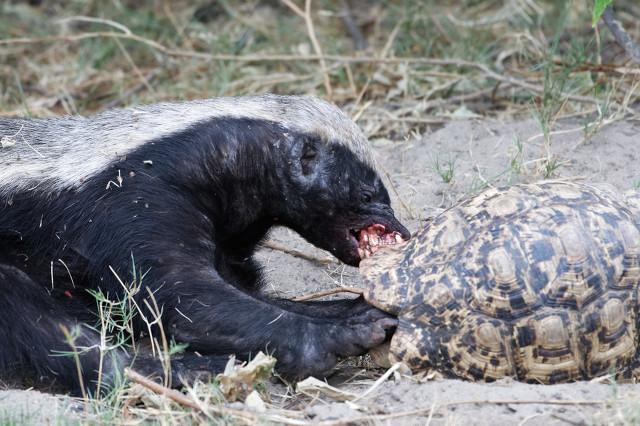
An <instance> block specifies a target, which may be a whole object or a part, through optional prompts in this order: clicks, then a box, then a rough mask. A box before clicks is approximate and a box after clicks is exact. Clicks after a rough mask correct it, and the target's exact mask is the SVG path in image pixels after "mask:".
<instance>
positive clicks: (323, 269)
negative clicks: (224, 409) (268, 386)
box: [0, 120, 640, 425]
mask: <svg viewBox="0 0 640 426" xmlns="http://www.w3.org/2000/svg"><path fill="white" fill-rule="evenodd" d="M582 127H583V125H582V123H580V122H578V121H573V122H571V121H570V122H565V123H562V124H561V125H560V126H559V127H557V129H556V130H564V131H566V132H563V133H562V134H558V135H556V136H554V137H553V139H552V143H551V152H552V153H553V155H554V157H555V158H557V164H558V167H557V168H555V176H556V177H560V178H565V179H578V180H585V181H589V182H606V183H609V184H611V185H614V186H615V187H617V188H619V189H621V190H627V189H632V188H634V186H636V185H638V184H640V173H639V172H638V171H637V169H636V167H634V166H633V165H634V164H636V161H637V160H638V159H639V158H640V144H638V143H637V135H638V133H640V123H634V122H617V123H614V124H611V125H609V126H608V127H605V128H604V129H602V130H601V131H600V132H598V133H597V134H596V135H595V136H593V137H592V138H591V139H589V140H585V138H584V132H583V131H582ZM572 129H576V130H572ZM540 132H541V130H540V126H539V125H538V123H537V122H535V121H533V120H531V121H522V122H516V123H513V122H510V123H502V122H499V121H488V120H481V121H476V120H468V121H455V122H451V123H449V124H447V125H445V126H444V127H442V128H440V129H438V130H436V131H433V132H430V133H427V134H425V135H422V136H419V137H416V138H413V139H409V140H407V141H402V142H392V141H385V140H377V141H373V145H374V148H375V150H376V152H377V154H378V160H379V161H380V163H381V164H382V169H383V170H384V172H386V173H388V174H389V176H391V183H392V185H391V186H392V187H393V189H391V186H390V190H391V191H390V192H392V197H393V198H394V207H395V210H396V213H397V215H398V216H399V217H400V218H402V220H403V221H404V222H405V223H406V225H407V226H408V227H409V228H410V230H411V231H415V230H417V229H418V228H419V226H420V221H421V220H423V219H425V218H427V217H429V216H430V215H433V214H435V213H437V212H438V211H440V209H442V208H446V207H449V206H451V205H452V204H453V203H455V202H456V201H457V200H459V199H461V198H463V197H465V196H466V195H468V194H472V193H474V192H476V191H478V190H481V189H482V188H483V187H486V186H487V185H500V184H506V183H509V182H519V181H535V180H538V179H540V178H541V177H542V175H541V173H539V172H538V166H539V165H540V164H541V162H540V161H538V160H539V159H540V158H542V157H544V156H545V155H546V151H545V149H544V146H543V144H542V142H543V139H542V138H541V137H536V135H538V134H540ZM518 146H520V148H518ZM436 160H438V162H440V163H441V164H443V163H445V165H444V166H445V168H446V163H448V162H449V161H453V163H454V166H453V179H452V181H451V182H449V183H447V182H444V181H443V179H442V177H441V176H440V174H439V173H438V172H437V171H436V168H435V163H436ZM518 169H520V170H518ZM272 240H273V241H275V242H276V243H278V244H281V245H287V246H288V247H291V248H295V249H297V250H300V251H302V252H304V253H306V254H308V255H311V256H315V257H317V258H321V259H326V258H327V257H328V255H327V254H326V253H325V252H322V251H320V250H317V249H315V248H313V247H312V246H310V245H309V244H307V243H306V242H304V241H303V240H301V239H300V238H299V237H297V236H296V235H295V234H294V233H293V232H291V231H288V230H277V231H275V232H274V233H273V235H272ZM258 256H259V257H260V259H261V260H262V262H263V263H264V265H265V269H266V272H267V275H268V282H269V283H270V284H269V286H268V289H267V290H268V291H270V292H272V293H275V294H277V295H279V296H280V297H293V296H296V295H300V294H304V293H309V292H314V291H318V290H321V289H327V288H331V287H335V286H337V285H349V286H358V285H361V283H360V280H359V277H358V271H357V270H356V269H354V268H349V267H345V266H343V265H340V264H338V263H335V262H334V263H331V264H329V265H319V264H316V263H314V262H310V261H308V260H304V259H300V258H297V257H292V256H290V255H288V254H285V253H282V252H279V251H273V250H267V249H265V250H262V251H261V252H260V253H259V254H258ZM355 365H356V366H350V367H348V368H347V367H343V371H341V374H338V375H337V376H336V377H334V378H332V379H330V382H331V383H332V384H335V385H338V386H340V387H342V388H344V389H348V390H350V391H352V392H355V393H356V394H360V393H362V392H364V391H365V390H366V389H368V388H369V387H370V386H371V385H372V384H373V380H372V379H371V377H373V378H374V379H375V377H377V376H379V375H380V374H381V373H382V372H383V371H384V370H379V371H376V372H375V373H376V374H373V375H372V373H371V372H370V371H369V372H368V373H367V374H368V377H369V378H368V379H367V380H360V379H359V378H358V377H357V376H358V373H359V372H360V373H361V372H362V371H361V370H362V369H358V368H357V364H355ZM354 375H355V376H356V378H355V379H352V380H350V381H348V383H345V379H344V378H345V377H352V376H354ZM275 389H276V391H278V392H285V390H286V389H285V388H284V386H280V388H278V387H277V386H276V387H275ZM638 394H640V388H637V387H636V386H635V385H632V384H617V385H614V384H610V383H592V382H581V383H573V384H564V385H553V386H542V385H527V384H522V383H517V382H513V381H510V380H504V381H500V382H496V383H491V384H484V383H469V382H463V381H457V380H428V381H423V382H421V383H419V382H418V380H417V379H416V378H408V377H398V378H396V379H394V378H393V377H392V379H391V380H389V381H387V382H385V383H383V384H382V385H381V386H379V387H377V388H376V389H375V390H374V391H373V392H372V393H370V394H369V395H368V396H367V397H366V398H362V399H360V400H358V401H357V402H356V403H344V402H336V401H333V400H331V399H329V398H317V399H315V400H311V399H309V398H306V397H305V398H295V399H294V400H293V402H292V400H288V402H287V401H283V402H281V404H282V406H285V407H286V408H290V409H302V410H304V412H305V414H306V415H307V416H308V418H309V419H311V420H313V421H328V420H338V419H340V420H347V419H361V420H362V421H363V422H370V423H372V424H394V425H395V424H426V423H429V422H430V423H431V424H460V425H463V424H464V425H497V424H527V425H556V424H558V425H560V424H570V425H572V424H601V423H606V424H610V423H620V422H629V423H634V422H637V421H640V402H636V401H638V396H639V395H638ZM488 401H492V402H488ZM496 402H501V403H496ZM534 402H538V403H534ZM576 403H579V404H576ZM66 404H67V403H66V402H64V401H60V400H56V399H54V398H52V397H49V396H47V395H44V394H41V393H38V392H35V391H29V392H25V391H13V390H7V391H2V392H0V419H3V418H7V416H8V414H7V413H11V417H9V418H17V419H20V418H21V417H20V416H19V414H18V413H21V412H25V413H28V414H31V415H32V416H33V419H31V420H30V418H29V417H28V418H26V420H27V423H33V422H34V420H35V419H38V418H39V417H38V416H39V414H37V413H39V412H40V411H42V410H45V412H49V411H50V410H65V409H66V408H65V407H66ZM21 407H25V408H24V410H23V411H21V410H22V408H21ZM414 410H422V411H420V412H414V413H413V415H402V414H403V413H406V412H411V411H414ZM63 412H64V411H63ZM13 413H16V414H15V416H13ZM385 415H391V416H387V417H385ZM367 416H376V417H369V418H368V420H367ZM393 416H397V417H393ZM635 416H637V417H635ZM18 423H22V422H20V421H18ZM35 423H38V421H37V420H36V421H35Z"/></svg>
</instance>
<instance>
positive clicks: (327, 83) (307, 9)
mask: <svg viewBox="0 0 640 426" xmlns="http://www.w3.org/2000/svg"><path fill="white" fill-rule="evenodd" d="M282 3H284V4H285V5H286V6H287V7H288V8H289V9H291V10H292V11H293V12H294V13H295V14H296V15H298V16H300V17H301V18H302V19H304V22H305V25H306V26H307V33H308V34H309V40H311V44H312V45H313V50H315V52H316V55H318V62H319V63H320V69H321V70H322V76H323V78H324V88H325V90H326V91H327V96H328V97H329V98H331V97H332V96H333V89H332V88H331V79H330V78H329V71H328V70H327V63H326V62H325V60H324V55H323V54H322V47H321V46H320V43H319V42H318V38H317V37H316V31H315V29H314V27H313V18H312V17H311V0H305V2H304V12H303V11H302V10H301V9H300V8H299V7H298V6H297V5H296V4H295V3H294V2H293V1H291V0H282Z"/></svg>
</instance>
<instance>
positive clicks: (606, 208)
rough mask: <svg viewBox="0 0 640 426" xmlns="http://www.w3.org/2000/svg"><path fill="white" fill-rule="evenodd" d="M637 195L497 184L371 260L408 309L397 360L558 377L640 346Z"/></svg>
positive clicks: (471, 373) (625, 362)
mask: <svg viewBox="0 0 640 426" xmlns="http://www.w3.org/2000/svg"><path fill="white" fill-rule="evenodd" d="M637 213H638V211H637V210H636V207H635V204H634V203H627V202H625V201H623V200H622V198H621V197H616V196H615V195H614V194H612V193H609V192H607V191H603V190H599V189H596V188H593V187H590V186H586V185H578V184H573V183H565V182H553V181H548V182H541V183H539V184H528V185H524V184H523V185H515V186H512V187H509V188H502V189H490V190H487V191H485V192H483V193H482V194H480V195H478V196H475V197H473V198H470V199H468V200H467V201H464V202H463V203H461V204H459V205H457V206H456V207H453V208H451V209H449V210H447V211H445V212H444V213H443V214H441V215H440V216H438V217H436V218H435V219H434V220H433V221H432V222H431V223H429V224H428V225H427V226H426V227H425V228H424V229H422V230H421V231H419V232H418V233H417V235H415V236H414V237H413V239H412V240H411V241H409V242H408V243H407V244H404V245H402V246H401V247H397V248H394V249H382V250H380V252H379V253H378V254H376V255H375V256H373V257H372V258H369V259H366V260H364V261H363V262H362V263H361V271H362V273H363V275H364V277H365V281H366V282H367V286H366V287H367V290H365V297H366V299H367V300H368V301H369V302H370V303H372V304H374V305H376V306H378V307H379V308H381V309H383V310H386V311H388V312H390V313H393V314H395V315H397V316H398V317H399V325H398V329H397V331H396V333H395V334H394V336H393V338H392V340H391V347H390V357H391V361H393V362H395V361H402V362H404V363H406V364H407V365H408V366H409V367H411V368H412V369H414V370H420V369H428V368H435V369H437V370H439V371H441V372H443V373H445V374H448V375H450V376H455V377H460V378H465V379H470V380H493V379H498V378H501V377H505V376H512V377H515V378H516V379H518V380H522V381H528V382H541V383H558V382H566V381H573V380H578V379H588V378H592V377H595V376H598V375H602V374H606V373H609V372H613V371H615V372H619V373H620V372H628V371H630V367H632V366H633V365H634V363H635V362H636V360H637V356H638V291H639V290H638V283H639V281H640V230H639V227H638V221H637V220H638V218H640V216H638V215H637Z"/></svg>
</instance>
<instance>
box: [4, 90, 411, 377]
mask: <svg viewBox="0 0 640 426" xmlns="http://www.w3.org/2000/svg"><path fill="white" fill-rule="evenodd" d="M269 99H270V100H273V99H272V98H269ZM276 100H278V102H280V101H282V102H289V101H288V99H287V98H276ZM302 101H304V102H317V100H313V99H311V100H309V99H307V98H302ZM323 107H324V104H323ZM24 123H25V122H16V121H13V122H11V120H6V119H4V121H3V119H0V137H3V136H5V137H6V136H7V135H14V136H12V137H14V141H15V144H16V145H19V144H20V142H21V139H20V137H26V138H27V142H28V139H29V137H30V133H29V130H28V129H27V130H24V129H23V128H28V127H29V126H28V125H27V126H25V125H24ZM54 124H55V123H53V122H52V125H54ZM125 124H128V122H127V123H125ZM329 124H330V123H329ZM123 125H124V124H123ZM304 125H305V123H301V124H300V126H302V127H303V128H304ZM3 126H4V127H3ZM16 129H18V130H17V131H18V133H16ZM68 131H73V126H70V128H69V129H68ZM20 132H22V133H20ZM16 134H19V136H20V137H15V135H16ZM45 143H51V144H55V143H57V141H55V140H51V141H48V142H47V141H44V142H43V144H42V145H41V150H44V149H45V147H46V146H45V145H44V144H45ZM29 145H31V148H33V149H36V150H37V149H38V145H37V144H35V145H34V143H33V141H32V143H31V144H29ZM78 146H79V147H80V148H77V147H76V148H75V149H84V148H83V147H82V145H78ZM3 149H4V150H5V152H9V151H7V150H11V149H12V147H11V146H9V147H8V148H1V149H0V164H1V165H2V167H25V170H27V169H28V170H29V172H30V174H27V173H26V172H25V174H24V175H25V176H29V178H33V176H32V175H33V174H34V173H35V172H33V170H36V169H35V166H33V165H30V164H26V165H21V164H22V163H21V160H20V159H18V160H15V158H17V157H12V158H14V160H11V159H10V160H6V158H8V157H3V156H2V155H3V152H2V150H3ZM23 152H25V153H26V152H27V151H23ZM24 155H26V154H24ZM42 155H46V153H42ZM66 155H74V154H66ZM34 158H35V157H34ZM3 159H5V161H2V160H3ZM53 160H54V159H52V161H53ZM42 164H45V163H42ZM80 166H81V165H80V164H79V167H80ZM43 167H45V166H43ZM46 167H47V168H48V169H47V170H49V169H51V166H50V165H48V164H46ZM52 170H53V169H52ZM6 173H9V174H10V173H11V171H10V170H9V171H6ZM18 175H19V174H18ZM118 176H120V177H121V179H119V178H118ZM0 177H2V172H0ZM33 180H34V184H31V185H23V184H16V183H13V184H12V185H9V184H8V183H6V182H2V181H1V180H0V265H1V266H0V368H2V369H7V368H9V367H11V366H13V365H15V364H23V365H24V364H26V365H28V366H31V367H33V368H35V369H37V370H38V371H41V372H44V373H47V372H51V373H53V374H54V375H56V376H58V377H59V378H60V380H62V381H63V382H67V383H70V384H73V383H75V381H76V379H77V377H76V376H77V374H76V366H75V364H74V361H73V359H72V358H71V357H55V356H52V351H68V350H69V348H68V346H67V345H66V344H65V343H64V337H63V334H62V332H61V329H60V324H62V325H65V326H66V327H67V328H72V326H73V325H74V324H76V323H78V322H92V323H94V322H95V316H93V317H92V314H91V312H93V311H94V310H95V301H93V300H91V298H90V297H88V296H87V294H86V289H100V290H102V292H103V293H108V294H109V295H111V296H119V297H122V296H123V288H122V286H121V284H120V283H119V282H118V280H116V279H115V277H114V274H113V273H112V272H111V271H110V268H113V270H114V271H115V273H116V274H118V275H119V276H120V277H122V278H123V279H130V278H131V268H132V258H133V259H134V261H135V265H136V267H137V268H138V269H139V270H142V271H146V275H145V277H144V279H143V286H144V287H149V289H150V290H151V291H152V292H153V295H154V298H155V301H156V302H157V304H158V305H159V306H161V307H162V312H163V314H162V320H163V325H164V329H165V330H166V331H167V332H168V333H169V335H170V337H171V338H172V339H175V340H176V341H177V342H184V343H188V345H189V350H190V351H198V352H199V353H201V354H205V357H203V358H198V357H196V356H194V355H189V354H187V355H186V356H185V357H184V358H183V359H182V360H181V361H177V362H175V363H174V369H176V371H177V372H180V371H181V369H182V372H184V371H186V370H188V369H194V368H195V369H218V368H220V367H221V366H222V365H224V363H225V362H226V359H227V358H226V356H225V355H227V354H230V353H235V354H237V355H239V356H240V357H245V358H246V357H247V356H249V355H250V354H251V353H256V352H257V351H260V350H268V351H270V352H272V353H274V355H275V356H276V357H277V359H278V364H277V367H276V368H277V369H278V370H279V371H280V372H281V373H283V374H286V375H290V376H297V377H301V376H305V375H308V374H314V373H316V374H318V373H322V372H325V371H326V370H327V369H328V368H330V367H331V366H332V365H333V364H334V363H335V360H336V357H337V356H347V355H355V354H359V353H362V352H363V350H365V349H366V348H369V347H371V346H373V345H376V344H378V343H380V342H381V341H382V340H383V339H384V337H385V330H387V329H388V328H389V327H391V326H393V320H391V319H390V318H388V317H387V316H386V315H385V314H383V313H381V312H379V311H377V310H376V309H374V308H372V307H370V306H368V305H367V304H365V303H364V302H363V301H362V300H360V299H357V300H353V301H335V302H308V303H293V302H289V301H283V300H272V299H267V298H266V297H264V296H262V295H261V294H260V293H259V292H258V290H259V285H260V282H261V280H260V269H259V266H258V265H257V264H256V263H255V262H254V260H253V259H252V254H253V252H254V250H255V247H256V244H257V243H258V242H260V241H261V239H263V238H264V237H265V235H266V233H267V232H268V230H269V228H270V227H271V226H273V225H284V226H288V227H290V228H292V229H294V230H296V231H297V232H299V233H300V234H301V235H302V236H304V237H305V238H306V239H307V240H309V241H310V242H312V243H313V244H315V245H317V246H319V247H322V248H325V249H327V250H329V251H331V252H332V253H333V254H335V255H336V256H337V257H338V258H339V259H341V260H343V261H344V262H346V263H349V264H352V265H357V263H358V261H359V258H358V255H357V251H356V247H354V241H355V240H354V239H353V237H352V235H351V234H352V233H353V231H355V230H358V229H361V228H363V227H365V226H368V225H370V224H372V223H382V224H384V225H385V226H387V228H388V229H389V230H396V231H398V232H400V233H402V234H403V235H404V236H405V237H408V235H407V234H408V233H407V231H406V229H405V228H404V227H402V225H400V223H398V221H397V220H396V219H395V218H394V216H393V212H392V210H391V208H390V207H389V197H388V194H387V192H386V190H385V188H384V186H383V184H382V183H381V181H380V179H379V177H378V175H377V174H376V172H375V171H374V169H373V168H372V167H371V165H370V164H368V163H367V162H366V161H365V160H363V158H362V155H361V154H358V153H357V152H356V150H355V149H352V147H350V146H349V144H348V143H346V144H345V143H337V142H336V141H331V140H329V141H327V140H323V139H322V136H321V135H318V134H317V133H316V132H313V131H310V132H305V131H304V130H301V129H300V127H299V126H298V127H295V126H294V128H293V129H292V126H288V125H284V124H283V123H281V122H278V121H274V120H267V119H262V118H259V117H258V118H255V117H248V118H246V117H242V116H240V117H235V116H216V117H212V118H210V119H205V120H198V121H197V122H195V123H189V124H188V125H185V126H184V127H183V128H179V129H178V130H177V131H176V130H173V131H171V132H169V133H168V134H160V135H158V136H157V137H150V138H149V139H148V140H145V142H144V143H140V144H138V145H136V146H134V147H133V148H132V149H130V150H129V151H128V152H126V154H125V155H118V156H116V157H115V158H114V159H113V160H112V161H110V162H109V163H108V165H107V166H105V167H102V168H101V169H99V170H97V171H96V172H95V173H92V174H90V175H88V176H87V177H86V178H83V179H82V181H81V182H74V183H73V184H72V185H71V184H65V185H61V184H59V183H56V181H54V180H52V179H50V176H48V175H44V174H43V175H42V176H37V174H36V176H35V178H34V179H33ZM3 186H5V188H3ZM8 186H11V188H9V189H6V187H8ZM49 187H51V188H49ZM3 189H4V190H3ZM148 294H149V293H148V292H146V291H142V292H140V293H139V294H138V296H136V298H137V300H138V304H139V306H142V307H143V310H144V309H146V308H144V306H145V304H144V303H143V299H145V298H148ZM146 315H147V317H149V318H152V316H151V315H150V313H148V312H147V313H146ZM139 318H140V317H138V319H139ZM136 327H137V329H138V330H144V329H145V327H143V325H142V324H140V323H138V324H136ZM82 330H83V331H82V335H81V337H80V338H79V345H80V346H91V345H95V344H97V343H98V336H97V335H96V334H95V333H94V332H93V331H91V330H90V329H89V328H87V327H84V328H83V329H82ZM97 362H98V352H97V350H93V351H88V352H87V353H85V354H83V356H82V366H83V372H84V375H85V376H86V377H85V378H84V382H85V383H89V382H91V380H94V379H95V372H96V370H97ZM126 362H129V355H127V354H125V353H124V352H119V353H115V358H114V359H109V360H108V361H107V365H106V371H107V373H108V374H113V372H114V370H116V369H119V368H121V366H122V364H124V363H126ZM136 368H140V369H142V370H143V371H151V370H153V368H154V364H153V362H152V361H145V360H142V361H140V360H139V361H138V362H137V363H136Z"/></svg>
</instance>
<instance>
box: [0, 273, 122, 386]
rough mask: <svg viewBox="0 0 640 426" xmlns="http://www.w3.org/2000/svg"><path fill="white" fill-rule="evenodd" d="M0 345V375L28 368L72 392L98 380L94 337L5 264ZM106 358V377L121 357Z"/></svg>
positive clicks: (1, 283) (0, 298)
mask: <svg viewBox="0 0 640 426" xmlns="http://www.w3.org/2000/svg"><path fill="white" fill-rule="evenodd" d="M65 333H68V334H65ZM71 341H72V342H73V344H72V345H70V344H69V342H71ZM0 342H2V344H1V345H0V370H5V371H6V370H7V369H9V368H11V367H12V366H15V365H23V366H29V367H31V368H33V369H34V370H35V371H36V372H37V373H38V374H39V375H44V376H52V377H55V378H56V379H57V380H58V381H60V382H62V383H63V384H64V385H67V386H71V387H73V388H75V389H76V390H79V389H80V386H79V385H80V382H81V380H82V383H84V385H85V386H87V387H88V388H91V387H92V385H93V384H94V383H95V382H96V380H97V377H98V375H97V372H98V371H99V365H100V352H99V344H100V339H99V336H97V334H96V333H95V332H94V331H92V330H90V329H89V328H87V327H82V326H81V325H80V324H78V323H77V322H76V321H75V320H74V319H73V318H72V317H71V316H70V315H68V314H67V313H66V312H65V310H64V309H63V307H62V306H61V304H59V302H58V301H57V300H56V299H54V298H53V297H51V296H50V295H49V294H48V293H47V290H46V289H45V288H44V287H42V286H39V285H38V284H36V283H35V282H34V281H33V280H32V279H31V278H30V277H29V276H28V275H26V274H25V273H24V272H23V271H21V270H20V269H18V268H15V267H13V266H10V265H5V264H0ZM74 350H75V353H76V354H77V359H76V357H74V355H73V353H74ZM111 355H112V356H107V357H105V359H104V363H103V372H104V377H105V378H107V377H109V376H110V375H111V374H112V372H113V369H114V366H115V365H117V363H118V358H119V357H120V356H121V355H120V354H118V353H116V352H113V353H112V354H111ZM78 362H79V364H80V365H78ZM78 369H80V371H81V372H82V374H81V377H80V375H79V370H78ZM106 381H108V380H106Z"/></svg>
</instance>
